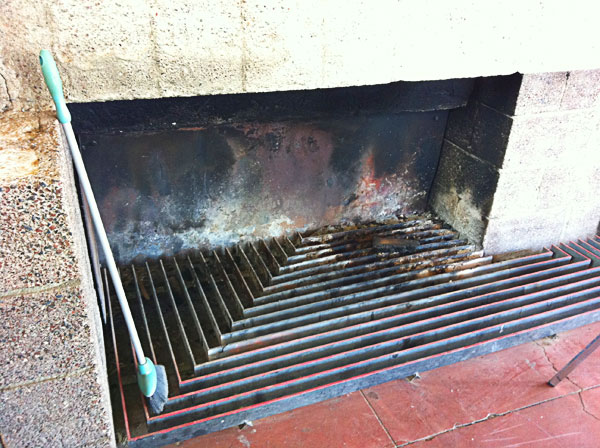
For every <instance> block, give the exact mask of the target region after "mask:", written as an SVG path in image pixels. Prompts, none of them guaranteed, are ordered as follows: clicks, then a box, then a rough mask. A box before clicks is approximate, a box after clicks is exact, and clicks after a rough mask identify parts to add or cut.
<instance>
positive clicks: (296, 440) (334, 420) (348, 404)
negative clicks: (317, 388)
mask: <svg viewBox="0 0 600 448" xmlns="http://www.w3.org/2000/svg"><path fill="white" fill-rule="evenodd" d="M175 446H177V447H179V448H204V447H206V448H209V447H210V448H230V447H231V448H236V447H240V448H249V447H260V448H281V447H286V448H295V447H297V448H308V447H347V448H352V447H356V448H384V447H388V448H391V447H392V446H393V442H392V441H391V440H390V438H389V436H388V435H387V434H386V432H385V430H384V429H383V427H382V426H381V424H380V423H379V421H378V420H377V417H376V416H375V415H374V414H373V412H372V411H371V408H370V407H369V405H368V403H367V402H366V400H365V399H364V397H363V396H362V394H361V393H360V392H354V393H352V394H348V395H344V396H342V397H338V398H334V399H331V400H327V401H324V402H322V403H317V404H314V405H312V406H307V407H303V408H298V409H295V410H293V411H289V412H285V413H283V414H279V415H275V416H272V417H268V418H264V419H261V420H257V421H255V422H253V425H252V426H248V425H247V426H244V427H243V428H242V429H239V428H237V427H235V428H229V429H227V430H225V431H221V432H218V433H213V434H208V435H206V436H202V437H197V438H195V439H191V440H188V441H186V442H181V443H179V444H177V445H172V447H175Z"/></svg>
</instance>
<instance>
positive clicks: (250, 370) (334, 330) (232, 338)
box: [105, 217, 600, 446]
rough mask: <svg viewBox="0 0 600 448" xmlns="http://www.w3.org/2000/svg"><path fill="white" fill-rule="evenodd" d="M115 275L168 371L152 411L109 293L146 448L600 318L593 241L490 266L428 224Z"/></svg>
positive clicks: (132, 434)
mask: <svg viewBox="0 0 600 448" xmlns="http://www.w3.org/2000/svg"><path fill="white" fill-rule="evenodd" d="M381 241H394V243H393V244H391V245H385V244H383V245H382V244H379V242H381ZM405 243H406V244H405ZM121 275H122V278H123V282H124V285H125V289H126V292H127V295H128V298H129V300H130V305H131V308H132V312H133V314H134V318H135V320H136V323H137V325H138V328H139V329H140V333H141V338H142V343H143V344H144V348H145V349H146V350H147V351H148V353H150V354H151V356H152V357H153V358H154V360H155V361H156V362H158V363H160V364H163V365H165V367H166V369H167V372H168V375H169V390H170V397H169V400H168V402H167V404H166V406H165V410H164V412H163V413H162V414H161V415H149V414H148V410H147V408H146V406H145V403H144V400H143V399H142V397H141V396H140V394H139V392H138V390H137V387H136V385H135V371H134V357H133V353H132V350H131V346H130V344H129V340H128V337H127V334H126V332H125V328H124V325H123V323H122V316H121V313H120V311H119V310H118V307H116V306H115V303H116V302H115V299H114V297H113V294H112V291H108V290H107V291H106V295H107V297H109V307H108V308H109V311H110V329H111V333H112V341H113V349H114V357H115V359H114V361H115V362H116V367H117V369H115V374H116V377H117V378H116V381H115V383H116V384H117V385H118V395H120V396H118V399H119V401H121V404H122V408H123V412H124V415H123V417H124V422H125V430H126V432H127V438H128V440H129V443H130V444H132V445H136V444H140V445H143V446H152V445H154V446H160V445H161V444H164V443H169V442H174V441H177V440H182V439H185V438H189V437H193V436H195V435H200V434H203V433H206V432H211V431H216V430H219V429H223V428H226V427H229V426H233V425H236V424H240V423H242V422H244V421H246V420H253V419H256V418H260V417H263V416H266V415H271V414H274V413H277V412H282V411H284V410H288V409H292V408H295V407H298V406H302V405H305V404H309V403H312V402H315V401H320V400H323V399H326V398H330V397H333V396H336V395H340V394H343V393H348V392H350V391H353V390H357V389H360V388H363V387H366V386H369V385H373V384H377V383H381V382H384V381H389V380H391V379H393V378H398V377H403V376H408V375H410V374H412V373H414V372H417V371H423V370H428V369H432V368H435V367H438V366H441V365H444V364H449V363H452V362H456V361H459V360H461V359H466V358H469V357H472V356H477V355H480V354H483V353H489V352H491V351H495V350H499V349H502V348H505V347H508V346H511V345H515V344H518V343H521V342H524V341H526V340H529V339H532V338H539V337H543V336H547V335H549V334H552V333H554V332H557V331H559V330H562V329H567V328H572V327H575V326H579V325H583V324H585V323H588V322H591V321H595V320H598V319H599V318H600V239H599V238H597V237H596V238H595V239H589V240H587V241H579V242H577V243H569V244H561V245H559V246H555V247H552V248H551V250H544V251H542V252H540V253H536V254H533V255H527V256H523V257H520V258H514V259H508V260H504V261H494V260H493V259H492V257H490V256H484V255H483V253H482V252H480V251H476V250H475V248H474V247H473V246H471V245H469V244H467V243H466V242H465V241H462V240H460V239H458V237H457V234H456V233H455V232H453V231H452V230H450V229H447V228H445V227H444V226H443V225H442V223H440V222H437V221H435V220H432V219H429V218H425V217H417V218H410V219H409V218H407V219H401V220H397V221H394V222H390V223H386V224H378V225H375V224H373V225H370V226H363V227H359V228H353V229H343V228H327V229H322V230H320V231H316V232H312V233H309V234H303V235H301V234H298V233H296V234H294V235H293V236H289V237H288V236H283V237H281V238H274V239H270V240H259V241H257V242H251V243H246V244H240V245H237V246H234V247H232V248H222V249H219V250H214V251H210V252H196V253H193V254H189V255H185V256H181V257H174V258H168V259H162V260H158V261H156V262H147V263H144V264H142V265H136V266H134V265H131V266H127V267H124V268H122V270H121ZM105 284H108V282H105Z"/></svg>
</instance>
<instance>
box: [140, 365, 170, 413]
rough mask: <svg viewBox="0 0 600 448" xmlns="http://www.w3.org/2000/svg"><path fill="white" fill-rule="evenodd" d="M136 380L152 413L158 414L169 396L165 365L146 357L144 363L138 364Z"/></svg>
mask: <svg viewBox="0 0 600 448" xmlns="http://www.w3.org/2000/svg"><path fill="white" fill-rule="evenodd" d="M137 381H138V386H139V387H140V390H141V391H142V394H144V396H145V397H146V402H147V404H148V408H149V409H150V412H151V413H152V414H160V413H161V412H162V410H163V408H164V407H165V403H166V402H167V399H168V398H169V385H168V383H167V372H166V371H165V367H164V366H161V365H160V364H159V365H156V366H155V365H154V363H153V362H152V361H150V359H148V358H146V362H145V363H144V364H138V371H137Z"/></svg>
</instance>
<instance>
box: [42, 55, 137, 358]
mask: <svg viewBox="0 0 600 448" xmlns="http://www.w3.org/2000/svg"><path fill="white" fill-rule="evenodd" d="M40 64H41V66H42V73H43V74H44V79H45V81H46V85H47V86H48V90H50V94H51V95H52V99H53V100H54V104H55V106H56V115H57V117H58V121H60V123H61V124H62V128H63V130H64V132H65V136H66V137H67V143H68V144H69V149H70V150H71V156H72V158H73V165H75V170H76V171H77V175H78V177H79V183H80V184H81V188H82V190H83V194H84V195H85V198H86V200H87V202H88V205H89V208H90V214H91V216H92V222H93V223H94V228H95V229H96V234H97V236H98V240H99V241H100V246H101V247H102V251H103V252H104V257H105V258H106V265H107V267H108V271H109V272H110V276H111V278H112V281H113V285H114V287H115V292H116V294H117V298H118V299H119V305H120V306H121V310H122V311H123V317H124V318H125V324H126V325H127V330H128V331H129V337H130V339H131V342H132V344H133V348H134V349H135V353H136V357H137V360H138V363H139V364H145V362H146V357H145V356H144V351H143V350H142V344H141V342H140V338H139V336H138V333H137V330H136V328H135V323H134V322H133V317H132V316H131V310H130V309H129V303H127V299H126V297H125V291H124V290H123V285H122V283H121V277H120V276H119V271H118V270H117V265H116V263H115V259H114V257H113V253H112V250H111V249H110V245H109V243H108V238H107V236H106V231H105V230H104V225H103V224H102V218H101V217H100V212H99V211H98V204H97V203H96V198H94V192H93V191H92V186H91V184H90V180H89V179H88V175H87V171H86V170H85V165H84V164H83V159H82V158H81V153H80V152H79V146H78V145H77V140H76V139H75V134H74V133H73V127H72V126H71V114H70V113H69V109H68V108H67V104H66V103H65V97H64V94H63V89H62V81H61V79H60V75H59V73H58V68H57V67H56V63H55V62H54V58H53V57H52V55H51V54H50V52H49V51H48V50H42V51H41V52H40Z"/></svg>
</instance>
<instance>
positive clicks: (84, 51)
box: [0, 0, 600, 109]
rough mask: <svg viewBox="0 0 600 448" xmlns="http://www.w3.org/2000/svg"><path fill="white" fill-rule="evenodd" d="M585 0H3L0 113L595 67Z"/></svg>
mask: <svg viewBox="0 0 600 448" xmlns="http://www.w3.org/2000/svg"><path fill="white" fill-rule="evenodd" d="M599 8H600V6H599V5H598V3H597V2H595V1H594V0H572V1H570V2H564V1H563V0H546V1H543V2H540V1H537V0H535V1H534V0H507V1H504V2H481V1H476V0H453V1H447V0H428V1H424V2H423V1H412V0H402V1H398V0H378V1H376V2H373V1H354V2H347V1H343V0H326V1H323V0H297V1H292V0H274V1H270V2H264V1H263V2H261V1H255V0H239V1H230V0H220V1H217V0H213V1H206V0H205V1H198V0H186V1H175V2H174V1H171V0H146V1H140V0H122V1H119V2H112V1H102V2H98V1H90V0H84V1H80V0H4V1H3V2H0V47H1V48H0V75H1V78H0V109H2V108H6V107H10V105H11V102H12V105H13V107H18V108H20V107H27V108H28V107H32V106H33V105H36V104H40V105H46V106H47V104H48V103H47V101H48V96H47V94H46V92H45V91H44V88H43V84H42V81H41V77H40V74H39V68H38V61H37V54H38V53H39V50H40V49H41V48H48V49H50V50H52V51H53V52H54V54H55V56H56V58H57V60H58V64H59V67H60V68H61V70H62V74H63V77H64V81H65V88H66V92H67V98H68V101H71V102H84V101H105V100H116V99H132V98H156V97H164V96H192V95H202V94H215V93H227V92H229V93H236V92H259V91H273V90H289V89H314V88H322V87H333V86H351V85H367V84H377V83H388V82H391V81H398V80H430V79H449V78H459V77H473V76H481V75H498V74H509V73H514V72H516V71H519V72H521V73H533V72H552V71H565V70H576V69H590V68H600V33H598V32H597V17H598V10H599Z"/></svg>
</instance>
